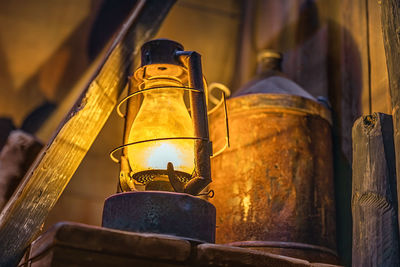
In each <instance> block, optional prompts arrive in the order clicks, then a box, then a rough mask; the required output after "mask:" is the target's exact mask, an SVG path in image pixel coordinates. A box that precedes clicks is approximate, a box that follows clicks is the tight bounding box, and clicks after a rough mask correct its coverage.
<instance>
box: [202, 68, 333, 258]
mask: <svg viewBox="0 0 400 267" xmlns="http://www.w3.org/2000/svg"><path fill="white" fill-rule="evenodd" d="M278 63H279V62H278ZM277 78H279V82H278V83H279V86H275V85H276V84H277V83H276V82H274V79H275V80H276V79H277ZM268 79H269V80H268ZM271 79H272V81H271ZM274 84H275V85H274ZM285 86H287V87H289V89H290V88H291V89H290V94H288V91H287V90H286V89H280V88H279V87H285ZM296 86H297V87H296ZM257 87H258V88H257ZM299 88H300V87H299V86H298V85H297V84H294V82H292V81H290V80H288V79H287V78H285V77H284V76H282V75H266V76H264V77H261V78H260V77H258V82H257V81H252V82H251V83H250V86H247V87H245V88H244V89H242V90H241V91H239V94H238V96H236V97H233V98H231V99H229V100H227V109H228V120H229V132H230V144H231V146H230V148H228V149H226V150H225V151H224V152H223V153H221V154H220V155H218V156H216V157H214V158H213V159H212V162H211V164H212V177H213V183H212V186H211V187H212V189H213V190H214V191H215V196H214V198H212V199H211V202H212V203H213V204H214V205H215V207H216V209H217V232H216V241H217V243H229V244H231V245H236V246H241V247H248V248H253V249H260V250H266V251H269V252H272V253H277V254H280V255H287V256H292V257H297V258H303V259H306V260H310V261H312V262H325V263H337V262H338V261H337V256H336V253H335V251H336V231H335V224H336V221H335V203H334V184H333V163H332V141H331V119H330V118H331V117H330V111H329V110H328V109H327V108H325V107H324V106H322V105H321V104H319V103H318V102H317V101H315V100H313V97H312V96H309V95H308V94H307V93H306V92H305V91H304V90H303V89H301V88H300V89H299ZM280 90H281V91H280ZM302 90H303V91H302ZM269 91H272V92H273V93H269ZM249 92H250V93H249ZM259 92H261V93H259ZM210 136H211V140H212V141H213V143H214V147H215V148H218V147H222V146H223V145H224V142H225V136H226V131H225V124H224V114H223V112H214V113H213V114H211V116H210Z"/></svg>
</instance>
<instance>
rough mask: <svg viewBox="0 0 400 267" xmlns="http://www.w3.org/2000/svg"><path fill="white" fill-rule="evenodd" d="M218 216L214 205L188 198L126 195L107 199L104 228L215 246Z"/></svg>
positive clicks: (151, 193)
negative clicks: (170, 236) (171, 237)
mask: <svg viewBox="0 0 400 267" xmlns="http://www.w3.org/2000/svg"><path fill="white" fill-rule="evenodd" d="M215 214H216V211H215V207H214V205H212V204H211V203H209V202H208V201H206V200H203V199H200V198H197V197H194V196H191V195H188V194H182V193H173V192H163V191H135V192H125V193H120V194H115V195H112V196H111V197H109V198H107V199H106V201H105V202H104V209H103V221H102V226H103V227H106V228H111V229H117V230H123V231H130V232H141V233H157V234H169V235H175V236H179V237H183V238H189V239H195V240H198V241H201V242H208V243H214V242H215V221H216V219H215Z"/></svg>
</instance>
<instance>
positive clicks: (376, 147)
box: [352, 113, 399, 266]
mask: <svg viewBox="0 0 400 267" xmlns="http://www.w3.org/2000/svg"><path fill="white" fill-rule="evenodd" d="M352 189H353V192H352V214H353V253H352V254H353V265H352V266H398V265H399V238H398V226H397V192H396V174H395V156H394V143H393V127H392V117H391V116H390V115H386V114H382V113H374V114H373V115H369V116H364V117H361V118H359V119H358V120H357V121H356V122H355V124H354V127H353V185H352Z"/></svg>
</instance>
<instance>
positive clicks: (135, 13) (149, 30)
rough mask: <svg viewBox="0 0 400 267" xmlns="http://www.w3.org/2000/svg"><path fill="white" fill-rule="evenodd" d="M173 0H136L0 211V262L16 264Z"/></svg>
mask: <svg viewBox="0 0 400 267" xmlns="http://www.w3.org/2000/svg"><path fill="white" fill-rule="evenodd" d="M174 2H175V1H174V0H168V1H158V0H138V1H137V2H136V6H135V7H134V8H133V9H132V10H131V13H130V15H129V16H128V19H127V20H126V21H125V22H124V24H123V25H122V26H121V28H120V30H119V31H118V32H117V34H116V35H115V39H114V41H113V42H112V43H111V45H110V47H109V49H108V50H107V52H106V54H105V55H102V60H101V63H100V64H99V65H98V68H97V69H96V71H95V73H93V78H92V79H91V82H90V84H88V85H87V86H86V87H85V88H83V90H82V94H81V95H80V97H79V98H78V99H77V101H76V103H75V105H74V106H73V107H72V109H71V110H70V111H69V112H68V114H66V117H65V120H64V121H63V122H62V123H61V124H60V126H59V128H58V130H57V132H56V133H55V135H54V137H53V139H52V140H51V141H50V142H49V143H48V144H47V146H46V147H45V148H44V149H43V150H42V153H41V154H40V155H39V156H38V158H37V160H36V161H35V162H34V163H33V165H32V167H31V168H30V170H29V171H28V172H27V174H26V175H25V177H24V179H23V181H22V182H21V184H20V186H19V187H18V188H17V190H16V192H15V193H14V195H13V196H12V198H11V199H10V201H9V202H8V203H7V205H6V206H5V208H4V210H3V211H2V213H1V214H0V266H16V265H17V264H18V262H19V260H20V259H21V257H22V256H23V253H24V251H25V249H26V248H27V247H28V246H29V244H30V243H31V242H32V241H33V239H34V238H35V236H36V235H37V233H38V232H39V231H40V227H41V225H42V224H43V222H44V220H45V218H46V216H47V215H48V213H49V212H50V210H51V209H52V208H53V206H54V205H55V203H56V201H57V199H58V198H59V197H60V195H61V193H62V192H63V190H64V188H65V187H66V186H67V184H68V182H69V180H70V179H71V177H72V175H73V174H74V173H75V171H76V169H77V168H78V166H79V164H80V163H81V161H82V159H83V157H84V156H85V154H86V152H87V151H88V150H89V148H90V146H91V145H92V143H93V141H94V140H95V138H96V136H97V135H98V133H99V132H100V130H101V128H102V127H103V125H104V123H105V122H106V120H107V118H108V116H109V115H110V113H111V111H112V110H113V108H114V107H115V105H116V103H117V100H118V98H119V95H120V93H121V92H122V90H123V88H124V87H125V84H126V82H127V79H128V75H129V74H130V72H131V68H132V62H133V59H134V57H135V56H136V55H137V53H138V51H139V48H140V46H141V45H142V44H143V43H144V42H146V41H148V40H149V39H150V38H151V37H152V36H154V34H155V33H156V31H157V30H158V28H159V26H160V25H161V22H162V21H163V19H164V18H165V16H166V15H167V13H168V11H169V9H170V8H171V6H172V5H173V3H174Z"/></svg>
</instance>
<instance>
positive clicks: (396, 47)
mask: <svg viewBox="0 0 400 267" xmlns="http://www.w3.org/2000/svg"><path fill="white" fill-rule="evenodd" d="M381 19H382V32H383V45H384V47H385V54H386V65H387V70H388V76H389V86H390V97H391V102H392V115H393V128H394V144H395V149H396V159H397V160H396V172H397V191H398V192H400V67H399V62H400V38H399V37H400V1H399V0H382V1H381ZM397 197H399V195H398V196H397ZM398 220H399V221H400V218H399V219H398ZM399 225H400V223H399Z"/></svg>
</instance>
